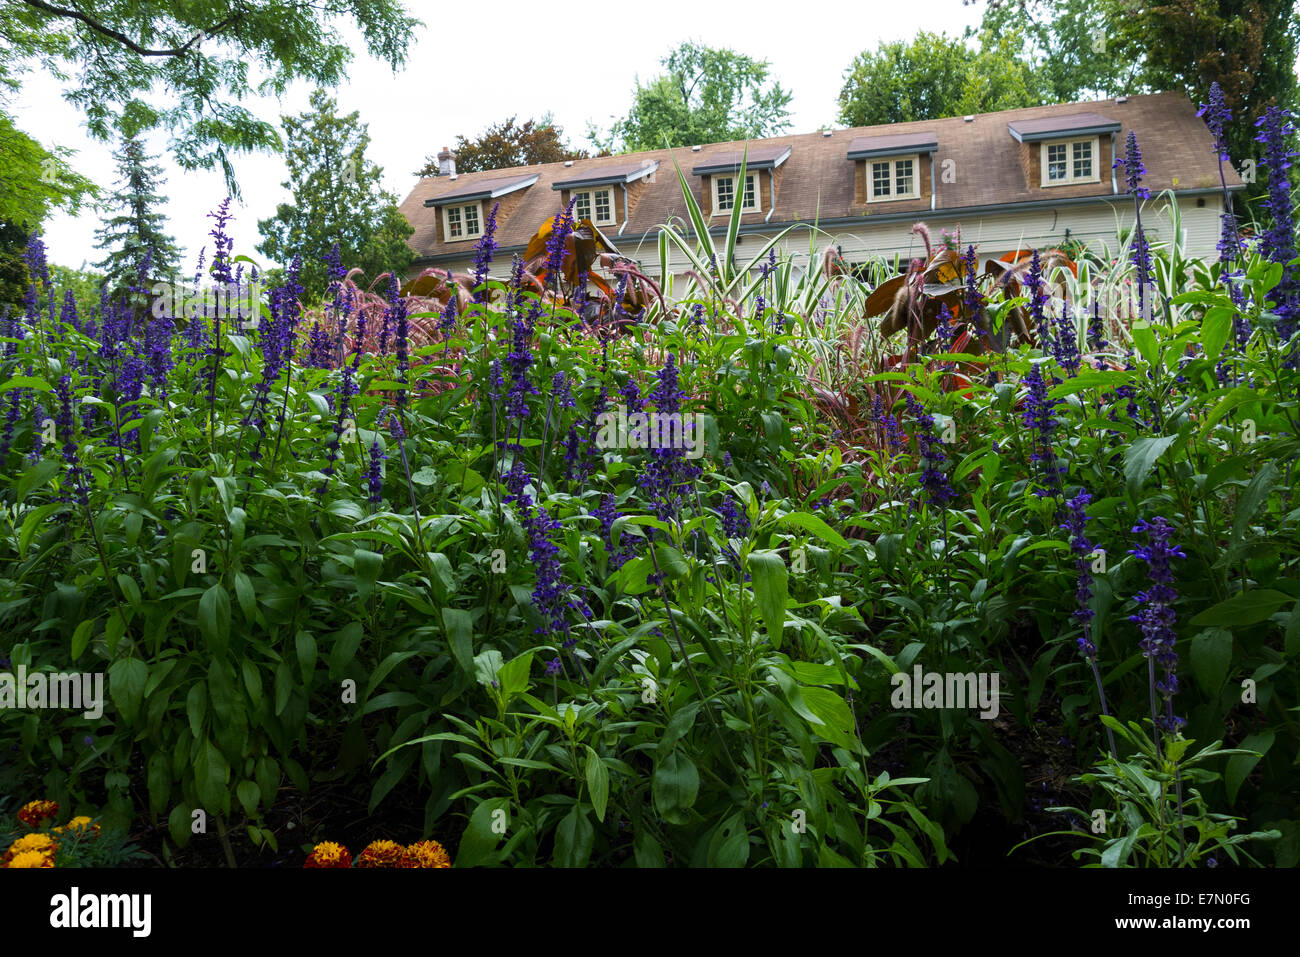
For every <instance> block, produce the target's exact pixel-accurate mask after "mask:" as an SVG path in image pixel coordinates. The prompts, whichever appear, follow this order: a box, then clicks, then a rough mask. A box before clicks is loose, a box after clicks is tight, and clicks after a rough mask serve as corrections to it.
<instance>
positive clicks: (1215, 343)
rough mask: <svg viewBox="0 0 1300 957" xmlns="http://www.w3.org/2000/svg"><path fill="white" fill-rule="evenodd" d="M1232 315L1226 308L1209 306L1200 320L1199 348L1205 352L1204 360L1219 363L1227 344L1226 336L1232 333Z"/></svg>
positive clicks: (1229, 309)
mask: <svg viewBox="0 0 1300 957" xmlns="http://www.w3.org/2000/svg"><path fill="white" fill-rule="evenodd" d="M1232 313H1233V310H1232V309H1231V308H1229V307H1228V306H1211V307H1210V308H1209V309H1207V310H1206V312H1205V318H1204V319H1202V320H1201V348H1203V349H1204V350H1205V358H1207V359H1209V360H1210V361H1211V362H1218V361H1219V355H1220V353H1222V352H1223V347H1224V345H1226V344H1227V342H1228V335H1229V333H1231V331H1232Z"/></svg>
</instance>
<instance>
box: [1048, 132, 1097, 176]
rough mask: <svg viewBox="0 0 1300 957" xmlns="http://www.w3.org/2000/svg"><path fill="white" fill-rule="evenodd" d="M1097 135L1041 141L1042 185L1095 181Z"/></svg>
mask: <svg viewBox="0 0 1300 957" xmlns="http://www.w3.org/2000/svg"><path fill="white" fill-rule="evenodd" d="M1097 145H1098V144H1097V137H1095V136H1092V137H1089V138H1087V139H1081V140H1061V141H1059V142H1055V143H1043V144H1042V150H1043V185H1044V186H1067V185H1070V184H1073V183H1097V182H1100V181H1101V171H1100V170H1099V169H1098V168H1097Z"/></svg>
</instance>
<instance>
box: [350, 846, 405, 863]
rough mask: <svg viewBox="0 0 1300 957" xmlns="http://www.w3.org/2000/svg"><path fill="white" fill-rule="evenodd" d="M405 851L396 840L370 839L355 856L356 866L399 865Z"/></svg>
mask: <svg viewBox="0 0 1300 957" xmlns="http://www.w3.org/2000/svg"><path fill="white" fill-rule="evenodd" d="M405 853H406V850H405V848H403V847H402V845H400V844H398V843H397V842H396V841H371V842H370V845H369V846H368V847H367V848H366V849H365V850H364V851H362V852H361V853H360V854H359V855H358V856H357V867H401V866H402V857H403V855H405Z"/></svg>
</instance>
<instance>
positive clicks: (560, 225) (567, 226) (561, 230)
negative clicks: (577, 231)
mask: <svg viewBox="0 0 1300 957" xmlns="http://www.w3.org/2000/svg"><path fill="white" fill-rule="evenodd" d="M576 202H577V200H576V199H571V200H569V205H568V206H566V207H565V208H564V209H562V210H561V211H560V212H558V213H556V214H555V220H554V221H553V222H552V223H551V235H550V238H549V239H547V240H546V278H547V282H548V283H549V282H550V281H551V280H552V279H554V280H555V288H556V289H559V287H560V276H561V272H560V271H561V269H562V268H563V266H564V254H565V246H566V243H567V242H568V239H569V236H570V234H571V233H572V232H573V204H574V203H576Z"/></svg>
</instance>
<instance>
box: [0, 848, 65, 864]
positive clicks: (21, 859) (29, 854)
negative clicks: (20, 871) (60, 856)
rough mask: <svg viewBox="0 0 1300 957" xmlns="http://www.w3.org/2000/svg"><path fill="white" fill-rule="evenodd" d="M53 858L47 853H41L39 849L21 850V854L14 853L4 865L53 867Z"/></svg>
mask: <svg viewBox="0 0 1300 957" xmlns="http://www.w3.org/2000/svg"><path fill="white" fill-rule="evenodd" d="M53 866H54V858H52V857H50V855H48V854H42V853H41V852H40V851H23V852H22V853H21V854H15V855H14V857H13V860H11V861H9V863H8V864H6V865H5V867H10V868H12V867H53Z"/></svg>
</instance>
